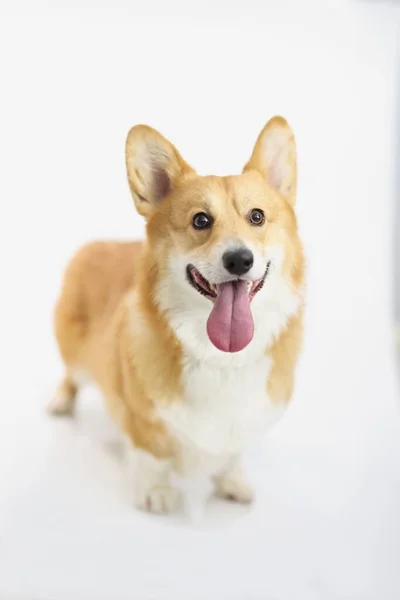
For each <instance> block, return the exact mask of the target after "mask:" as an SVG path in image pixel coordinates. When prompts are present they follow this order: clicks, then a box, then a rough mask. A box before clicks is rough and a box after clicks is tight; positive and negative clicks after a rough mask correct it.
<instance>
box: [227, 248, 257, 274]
mask: <svg viewBox="0 0 400 600" xmlns="http://www.w3.org/2000/svg"><path fill="white" fill-rule="evenodd" d="M222 262H223V263H224V267H225V269H226V270H227V271H229V273H232V275H244V273H247V271H250V269H251V267H252V266H253V262H254V257H253V253H252V252H251V251H250V250H248V249H247V248H241V249H240V250H231V251H229V252H225V254H224V255H223V256H222Z"/></svg>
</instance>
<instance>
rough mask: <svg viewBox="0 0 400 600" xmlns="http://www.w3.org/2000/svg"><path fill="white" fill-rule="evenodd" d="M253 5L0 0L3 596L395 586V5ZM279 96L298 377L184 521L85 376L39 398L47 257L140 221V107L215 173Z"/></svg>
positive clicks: (384, 599) (234, 593) (248, 597)
mask: <svg viewBox="0 0 400 600" xmlns="http://www.w3.org/2000/svg"><path fill="white" fill-rule="evenodd" d="M167 5H168V6H167ZM263 6H264V8H263V9H261V7H260V6H258V5H257V3H256V2H254V1H251V0H250V1H249V2H246V3H245V6H239V4H238V3H232V4H231V5H230V7H229V8H228V4H227V5H226V7H225V8H224V7H223V6H222V4H221V3H218V2H213V3H209V4H207V3H205V4H203V5H199V6H192V10H190V9H189V7H188V6H187V5H184V6H181V7H179V6H178V4H177V3H175V4H174V3H173V2H172V3H170V2H168V3H164V4H162V5H161V4H160V6H157V5H156V3H155V2H154V1H153V2H151V3H145V5H143V6H141V7H138V6H137V5H135V3H129V5H128V3H124V2H121V1H118V2H114V3H112V8H111V3H110V5H107V3H106V2H104V1H103V2H99V3H96V4H94V3H93V5H91V3H90V2H79V3H78V2H68V3H66V2H65V3H58V4H57V3H44V2H42V3H40V2H39V3H35V6H34V7H33V6H31V4H28V3H26V4H25V5H24V4H23V3H21V2H3V3H2V4H0V17H1V18H0V57H1V58H0V61H1V71H0V78H1V79H0V109H1V110H0V164H1V168H0V203H1V204H0V206H1V218H0V240H1V253H0V256H1V258H0V266H1V283H2V285H1V295H0V298H1V300H0V306H1V312H0V318H1V322H0V325H1V336H0V350H1V359H2V361H1V364H2V368H1V383H2V386H1V390H2V394H1V399H0V408H1V413H0V414H1V416H0V598H2V599H3V598H6V599H10V600H13V599H17V600H18V599H20V600H27V599H31V600H34V599H39V598H40V600H71V598H74V600H81V599H82V600H92V599H93V600H125V599H130V600H159V599H162V600H164V599H167V600H168V599H169V598H171V599H174V600H180V599H187V598H194V599H199V600H200V599H201V600H203V599H207V600H208V599H214V598H215V599H217V600H253V599H254V600H255V599H260V600H261V599H262V600H303V599H306V600H314V599H315V600H331V599H332V600H333V599H335V600H336V599H339V598H352V599H353V598H354V599H357V600H358V599H359V600H370V599H371V600H372V599H373V600H375V599H376V600H392V599H393V600H394V599H397V598H399V597H400V570H399V568H398V556H399V552H400V515H399V501H400V474H399V458H400V435H399V434H400V427H399V415H398V398H397V373H396V372H395V354H394V339H393V319H392V312H393V311H392V287H393V286H392V280H393V273H394V268H393V256H392V239H393V228H392V223H393V214H394V210H393V204H394V200H395V196H394V177H393V174H394V166H395V164H396V156H395V155H394V150H395V142H396V134H397V132H398V129H396V128H397V115H396V114H395V112H394V110H395V105H396V99H397V96H396V88H395V85H396V83H397V81H396V77H397V72H396V69H397V62H396V59H397V49H396V37H397V36H398V33H399V30H398V28H399V22H400V20H399V16H400V15H399V11H398V10H396V8H395V6H394V5H390V4H389V5H385V4H383V3H382V4H379V3H378V4H370V5H368V4H360V3H352V4H350V5H348V4H346V3H343V4H341V5H340V6H339V5H336V6H333V5H332V4H329V5H328V4H327V5H325V6H324V7H323V8H322V7H321V3H318V6H319V8H316V6H312V5H310V4H309V3H308V4H307V5H304V4H303V2H297V3H293V4H290V5H289V4H287V3H284V4H283V5H282V4H280V3H275V4H272V3H264V5H263ZM278 6H280V8H279V9H278V8H277V7H278ZM33 8H34V10H33ZM152 11H154V14H153V15H152ZM139 15H140V16H139ZM156 15H158V16H156ZM244 15H246V16H244ZM274 114H282V115H283V116H285V117H286V118H287V119H288V120H289V122H290V123H291V125H292V127H293V129H294V131H295V134H296V136H297V142H298V151H299V165H300V186H299V198H298V215H299V222H300V225H301V231H302V234H303V239H304V243H305V247H306V252H307V257H308V263H309V269H308V309H307V330H306V331H307V335H306V341H305V347H304V353H303V356H302V360H301V364H300V366H299V371H298V385H297V389H296V394H295V397H294V399H293V403H292V405H291V408H290V410H289V412H288V413H287V416H286V417H285V418H284V419H283V421H282V422H281V424H280V425H279V426H277V427H276V428H275V429H274V430H273V431H272V432H271V434H270V435H269V436H268V437H267V439H266V440H265V443H264V444H263V445H262V447H260V448H257V449H254V451H252V452H251V454H250V455H249V457H248V464H249V470H250V474H251V477H252V479H253V480H254V483H255V486H256V490H257V501H256V504H255V505H254V506H253V507H251V508H249V509H244V508H239V507H233V506H230V505H228V504H224V503H221V502H216V501H214V502H212V503H211V504H210V506H209V507H208V508H207V512H206V515H205V518H204V522H203V523H202V524H201V525H200V526H198V527H197V528H195V527H194V526H191V525H190V524H188V523H186V522H185V521H184V520H183V519H182V518H179V517H176V518H175V517H170V518H165V519H159V518H155V517H151V516H146V515H142V514H140V513H138V512H137V511H135V510H134V508H133V507H132V506H131V505H130V504H129V499H128V498H127V497H126V495H125V488H124V481H123V476H122V469H121V465H120V462H119V460H118V454H117V453H116V450H117V448H116V447H115V445H114V437H113V436H114V432H113V430H112V428H111V426H110V425H109V423H108V420H107V418H106V416H105V415H104V413H103V411H102V405H101V400H100V399H99V396H98V394H97V392H96V390H91V389H87V390H85V391H84V392H83V394H82V398H81V403H80V408H79V414H78V419H77V421H76V422H75V423H71V422H59V421H58V422H54V421H52V420H50V419H49V418H47V417H46V415H45V414H44V411H43V407H44V405H45V404H46V403H47V402H48V400H49V399H50V397H51V394H52V392H53V390H54V387H55V386H56V384H57V381H58V379H59V377H60V376H61V374H62V365H61V363H60V360H59V356H58V353H57V349H56V346H55V343H54V339H53V334H52V328H51V324H52V308H53V305H54V302H55V299H56V296H57V293H58V290H59V284H60V279H61V276H62V270H63V268H64V266H65V263H66V261H67V260H68V258H69V257H70V255H71V253H72V252H73V251H74V250H75V249H76V248H77V246H79V245H80V244H81V243H83V242H86V241H88V240H91V239H97V238H117V239H125V238H127V239H128V238H133V237H140V236H142V234H143V223H142V222H141V220H140V218H139V217H138V216H137V215H136V214H135V212H134V209H133V205H132V201H131V198H130V195H129V190H128V186H127V183H126V175H125V165H124V142H125V136H126V133H127V131H128V129H129V128H130V127H131V126H132V125H133V124H135V123H139V122H142V123H143V122H144V123H148V124H150V125H152V126H153V127H155V128H157V129H159V130H160V131H161V132H162V133H163V134H164V135H166V136H167V137H168V138H170V139H171V141H173V142H174V143H175V144H176V145H177V147H178V149H179V150H180V151H181V153H182V154H183V156H184V158H185V159H186V160H187V161H188V162H189V163H191V164H192V165H193V166H195V167H196V168H197V169H198V170H199V172H200V173H202V174H207V173H210V172H214V173H217V174H221V175H223V174H228V173H231V172H238V171H240V169H241V168H242V166H243V164H244V162H245V161H246V160H247V159H248V157H249V155H250V152H251V149H252V145H253V143H254V141H255V139H256V137H257V135H258V133H259V131H260V130H261V128H262V127H263V125H264V124H265V122H266V121H267V119H269V118H270V117H271V116H273V115H274Z"/></svg>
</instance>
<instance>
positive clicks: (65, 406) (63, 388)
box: [47, 375, 78, 416]
mask: <svg viewBox="0 0 400 600" xmlns="http://www.w3.org/2000/svg"><path fill="white" fill-rule="evenodd" d="M77 392H78V387H77V385H76V383H74V381H73V380H72V378H71V376H70V375H66V376H65V377H64V379H63V380H62V381H61V383H60V385H59V386H58V388H57V390H56V393H55V394H54V397H53V399H52V401H51V402H50V404H49V405H48V407H47V410H48V412H49V413H50V414H52V415H55V416H63V415H72V414H73V412H74V409H75V402H76V394H77Z"/></svg>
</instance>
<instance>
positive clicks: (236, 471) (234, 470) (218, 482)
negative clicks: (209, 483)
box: [214, 461, 254, 504]
mask: <svg viewBox="0 0 400 600" xmlns="http://www.w3.org/2000/svg"><path fill="white" fill-rule="evenodd" d="M214 484H215V494H216V495H217V496H219V497H220V498H225V499H227V500H233V501H235V502H241V503H242V504H250V503H251V502H252V501H253V499H254V492H253V490H252V488H251V486H250V484H249V483H248V481H247V477H246V474H245V472H244V470H243V467H242V466H241V464H240V462H238V461H235V462H233V463H232V464H231V465H230V466H229V468H228V469H226V470H224V471H223V472H222V473H221V474H220V475H218V476H217V477H214Z"/></svg>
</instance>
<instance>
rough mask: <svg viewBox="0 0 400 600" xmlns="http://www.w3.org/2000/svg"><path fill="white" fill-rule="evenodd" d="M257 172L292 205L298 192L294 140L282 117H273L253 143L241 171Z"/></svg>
mask: <svg viewBox="0 0 400 600" xmlns="http://www.w3.org/2000/svg"><path fill="white" fill-rule="evenodd" d="M251 170H255V171H258V172H259V173H261V174H262V175H263V177H265V179H266V180H267V182H268V184H269V185H270V186H271V187H273V188H274V189H276V190H277V191H278V192H279V193H280V194H281V195H282V196H283V197H284V198H286V200H287V201H288V202H289V204H291V205H292V206H294V204H295V202H296V192H297V159H296V143H295V139H294V135H293V132H292V130H291V128H290V127H289V125H288V123H287V121H286V120H285V119H284V118H283V117H273V118H272V119H271V120H270V121H268V123H267V124H266V126H265V127H264V129H263V130H262V132H261V133H260V135H259V136H258V139H257V142H256V144H255V146H254V150H253V154H252V156H251V158H250V160H249V162H248V163H247V164H246V166H245V167H244V171H251Z"/></svg>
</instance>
